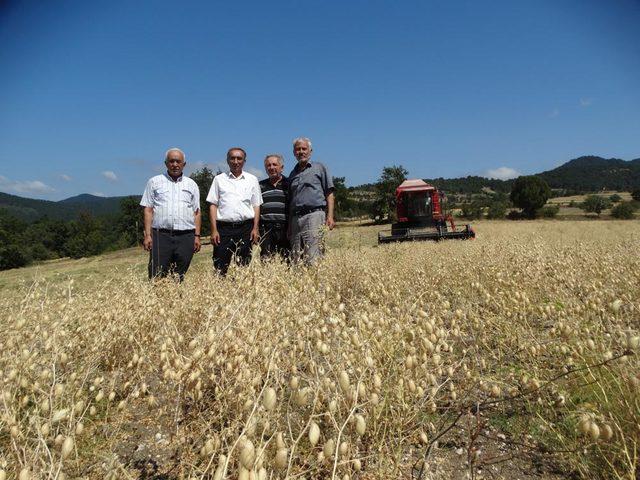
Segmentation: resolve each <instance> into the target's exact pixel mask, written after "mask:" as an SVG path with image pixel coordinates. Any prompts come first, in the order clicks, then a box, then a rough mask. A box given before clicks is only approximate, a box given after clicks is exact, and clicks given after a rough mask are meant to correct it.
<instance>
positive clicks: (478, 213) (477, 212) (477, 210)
mask: <svg viewBox="0 0 640 480" xmlns="http://www.w3.org/2000/svg"><path fill="white" fill-rule="evenodd" d="M461 208H462V212H461V216H462V217H463V218H466V219H468V220H477V219H479V218H482V216H483V214H484V206H483V205H482V202H481V201H479V200H473V201H472V202H470V203H463V204H462V205H461Z"/></svg>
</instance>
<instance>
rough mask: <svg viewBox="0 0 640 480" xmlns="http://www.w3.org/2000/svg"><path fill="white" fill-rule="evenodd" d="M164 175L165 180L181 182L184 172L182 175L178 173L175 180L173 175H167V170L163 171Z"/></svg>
mask: <svg viewBox="0 0 640 480" xmlns="http://www.w3.org/2000/svg"><path fill="white" fill-rule="evenodd" d="M164 176H165V177H166V178H167V180H169V181H170V182H181V181H182V179H183V178H184V173H183V174H182V175H180V176H179V177H178V178H177V179H176V180H174V179H173V177H172V176H171V175H169V173H168V172H164Z"/></svg>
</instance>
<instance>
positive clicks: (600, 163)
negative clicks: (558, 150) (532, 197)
mask: <svg viewBox="0 0 640 480" xmlns="http://www.w3.org/2000/svg"><path fill="white" fill-rule="evenodd" d="M538 176H540V177H542V178H543V179H544V180H545V181H546V182H547V183H548V184H549V186H550V187H551V188H561V189H566V190H575V191H581V192H597V191H599V190H618V191H629V190H633V189H635V188H640V158H636V159H635V160H628V161H626V160H620V159H619V158H609V159H605V158H602V157H594V156H587V157H580V158H576V159H573V160H571V161H569V162H567V163H565V164H564V165H561V166H559V167H557V168H554V169H553V170H549V171H546V172H542V173H539V174H538Z"/></svg>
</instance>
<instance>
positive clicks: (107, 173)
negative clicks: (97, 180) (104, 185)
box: [101, 170, 118, 182]
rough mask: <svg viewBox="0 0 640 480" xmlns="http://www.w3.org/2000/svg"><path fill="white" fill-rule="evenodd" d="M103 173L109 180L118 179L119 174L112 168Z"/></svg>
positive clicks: (115, 180)
mask: <svg viewBox="0 0 640 480" xmlns="http://www.w3.org/2000/svg"><path fill="white" fill-rule="evenodd" d="M101 175H102V176H103V177H104V178H106V179H107V180H109V181H110V182H117V181H118V176H117V175H116V174H115V173H113V172H112V171H111V170H105V171H104V172H102V173H101Z"/></svg>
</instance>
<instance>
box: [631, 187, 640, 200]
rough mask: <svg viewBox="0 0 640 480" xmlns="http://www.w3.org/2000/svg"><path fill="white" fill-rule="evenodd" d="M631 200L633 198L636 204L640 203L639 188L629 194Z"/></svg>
mask: <svg viewBox="0 0 640 480" xmlns="http://www.w3.org/2000/svg"><path fill="white" fill-rule="evenodd" d="M631 198H633V199H634V200H635V201H636V202H640V188H636V189H635V190H633V191H632V192H631Z"/></svg>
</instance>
